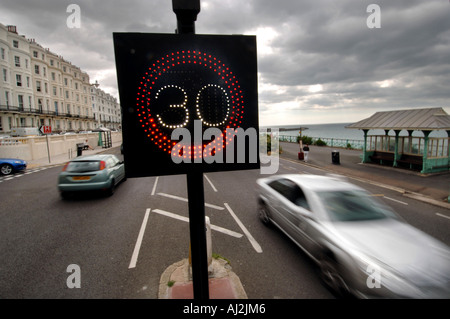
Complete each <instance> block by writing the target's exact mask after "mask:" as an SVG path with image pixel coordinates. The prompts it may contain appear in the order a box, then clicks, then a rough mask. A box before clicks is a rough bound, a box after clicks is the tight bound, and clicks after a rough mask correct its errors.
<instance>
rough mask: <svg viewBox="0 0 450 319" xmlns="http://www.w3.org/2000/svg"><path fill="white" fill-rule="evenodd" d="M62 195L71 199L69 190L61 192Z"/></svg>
mask: <svg viewBox="0 0 450 319" xmlns="http://www.w3.org/2000/svg"><path fill="white" fill-rule="evenodd" d="M61 197H62V199H69V198H70V193H69V192H61Z"/></svg>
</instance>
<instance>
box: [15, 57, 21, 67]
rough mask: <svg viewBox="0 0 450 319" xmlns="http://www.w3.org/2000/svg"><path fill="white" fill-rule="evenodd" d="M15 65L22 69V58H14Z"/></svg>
mask: <svg viewBox="0 0 450 319" xmlns="http://www.w3.org/2000/svg"><path fill="white" fill-rule="evenodd" d="M14 65H15V66H17V67H18V68H20V57H18V56H15V57H14Z"/></svg>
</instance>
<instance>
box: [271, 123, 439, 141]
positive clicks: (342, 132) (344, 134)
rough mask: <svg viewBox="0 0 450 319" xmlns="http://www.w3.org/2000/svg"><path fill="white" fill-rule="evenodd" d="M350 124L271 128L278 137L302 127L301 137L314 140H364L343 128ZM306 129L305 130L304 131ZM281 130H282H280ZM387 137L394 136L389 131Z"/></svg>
mask: <svg viewBox="0 0 450 319" xmlns="http://www.w3.org/2000/svg"><path fill="white" fill-rule="evenodd" d="M350 124H352V123H332V124H305V125H304V124H299V125H285V126H280V125H278V126H277V125H275V126H270V127H271V128H278V129H280V132H279V135H286V136H298V135H299V128H300V127H302V128H303V130H302V136H305V135H306V136H309V137H315V138H334V139H343V140H361V141H362V140H364V133H363V131H362V130H358V129H349V128H345V127H346V126H347V125H350ZM305 128H306V129H305ZM281 129H283V130H281ZM384 134H385V132H384V130H380V129H378V130H370V131H369V133H368V135H384ZM389 135H392V136H393V135H395V133H394V132H393V131H392V130H391V131H390V132H389ZM400 136H408V132H406V131H405V130H403V131H402V132H400ZM413 136H423V133H422V132H419V131H414V132H413ZM430 137H447V133H446V132H445V131H443V130H442V131H433V132H431V134H430Z"/></svg>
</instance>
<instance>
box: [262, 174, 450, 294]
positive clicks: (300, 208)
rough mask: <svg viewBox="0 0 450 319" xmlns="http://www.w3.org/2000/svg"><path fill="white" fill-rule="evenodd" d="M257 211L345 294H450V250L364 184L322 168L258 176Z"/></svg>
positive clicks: (326, 281) (328, 281) (337, 289)
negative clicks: (321, 172)
mask: <svg viewBox="0 0 450 319" xmlns="http://www.w3.org/2000/svg"><path fill="white" fill-rule="evenodd" d="M257 187H258V214H259V217H260V219H261V220H262V222H264V223H265V224H271V223H273V224H274V225H275V226H277V227H278V228H279V229H281V230H282V231H283V232H284V233H285V234H286V235H287V236H288V237H289V238H290V239H292V240H293V241H294V242H295V243H296V244H297V245H298V246H299V247H300V248H302V249H303V250H304V251H305V252H306V254H307V255H309V256H310V257H311V258H312V259H313V260H314V261H315V262H316V263H317V264H318V266H319V270H320V277H321V279H322V280H323V282H324V283H325V284H326V285H327V286H329V287H330V288H331V289H332V290H334V291H335V292H336V293H338V294H339V295H341V296H346V295H348V294H352V295H354V296H356V297H359V298H450V249H449V247H448V246H447V245H445V244H444V243H442V242H440V241H438V240H437V239H434V238H433V237H431V236H429V235H427V234H425V233H424V232H422V231H420V230H418V229H416V228H414V227H413V226H411V225H410V224H408V223H406V222H405V221H404V220H402V219H401V218H400V217H399V216H397V215H396V214H395V213H394V212H393V211H392V210H391V209H389V208H388V207H386V206H385V205H384V204H382V203H381V201H379V200H377V199H376V198H375V197H374V196H371V194H370V193H368V192H367V191H365V190H364V189H362V188H360V187H357V186H356V185H353V184H350V183H348V182H346V181H345V180H343V179H339V178H336V177H328V176H318V175H294V174H293V175H276V176H271V177H268V178H262V179H258V180H257Z"/></svg>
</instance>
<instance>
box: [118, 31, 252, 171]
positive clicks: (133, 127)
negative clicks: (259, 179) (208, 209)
mask: <svg viewBox="0 0 450 319" xmlns="http://www.w3.org/2000/svg"><path fill="white" fill-rule="evenodd" d="M114 46H115V55H116V67H117V77H118V84H119V93H120V104H121V107H122V128H123V149H124V158H125V165H126V171H127V175H128V176H129V177H140V176H154V175H169V174H182V173H186V172H187V171H188V170H190V169H193V167H194V166H195V167H196V168H199V167H200V168H201V170H202V171H204V172H208V171H221V170H238V169H255V168H259V156H258V154H257V149H258V138H257V130H258V96H257V65H256V37H254V36H240V35H238V36H234V35H233V36H222V35H192V34H191V35H172V34H146V33H114Z"/></svg>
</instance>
